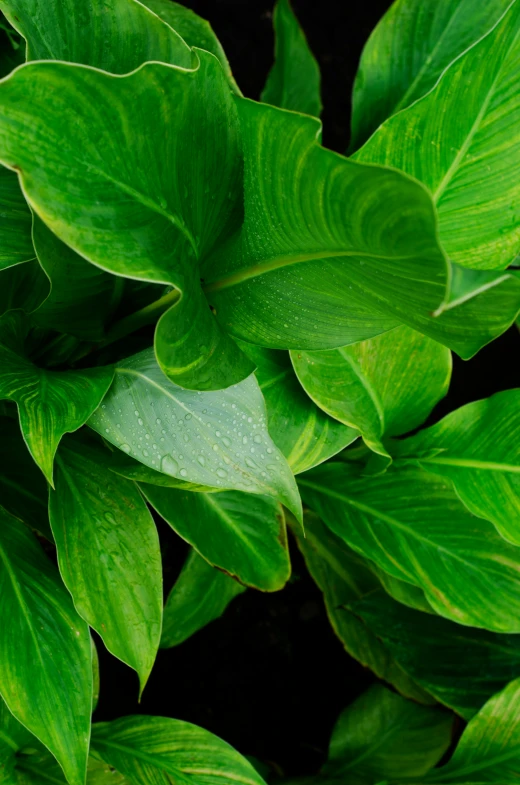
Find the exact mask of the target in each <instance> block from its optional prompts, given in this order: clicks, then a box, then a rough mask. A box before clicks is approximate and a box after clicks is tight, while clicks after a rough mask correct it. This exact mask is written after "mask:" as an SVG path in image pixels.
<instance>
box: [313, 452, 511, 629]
mask: <svg viewBox="0 0 520 785" xmlns="http://www.w3.org/2000/svg"><path fill="white" fill-rule="evenodd" d="M299 484H300V490H301V493H302V497H303V500H304V502H305V503H306V504H308V505H309V506H310V507H311V509H313V510H314V511H315V512H316V513H317V514H318V515H319V516H320V517H321V518H322V519H323V520H324V521H325V523H326V524H327V525H328V526H330V528H331V529H332V530H333V531H334V532H335V533H336V534H337V535H338V536H339V537H341V538H342V539H344V540H345V541H346V542H347V544H348V545H349V546H350V547H351V548H353V549H354V550H356V551H357V552H358V553H360V554H362V555H363V556H365V557H366V558H368V559H371V560H373V561H374V562H376V564H378V565H379V567H381V568H382V569H383V570H385V572H388V573H389V574H390V575H393V576H394V577H395V578H399V579H400V580H403V581H405V582H408V583H412V584H414V585H415V586H418V587H419V588H421V589H423V591H424V593H425V595H426V598H427V600H428V602H429V603H430V605H431V606H432V608H433V609H434V610H435V611H437V613H440V614H441V615H443V616H446V617H447V618H449V619H452V620H453V621H457V622H459V623H461V624H466V625H470V626H474V627H483V628H484V629H489V630H492V631H495V632H520V625H519V623H518V613H517V611H516V607H517V604H518V603H519V602H520V582H519V581H520V569H519V565H520V550H518V549H517V548H515V547H514V546H513V545H510V544H509V543H508V542H506V541H505V540H504V539H502V537H500V535H499V534H498V533H497V532H496V530H495V528H494V527H493V526H492V524H491V523H489V522H488V521H484V520H482V519H481V518H476V517H474V516H473V515H471V513H469V512H468V511H467V510H466V508H465V507H464V506H463V504H462V503H461V502H460V501H459V499H458V497H457V496H456V494H455V492H454V491H453V490H452V488H451V485H450V484H449V482H448V481H443V480H442V478H440V477H434V476H432V475H430V474H428V473H427V472H425V471H422V470H420V469H415V468H402V469H399V470H392V469H389V470H388V471H387V472H386V474H383V475H381V476H378V477H375V478H366V477H363V475H362V474H361V472H360V470H359V469H358V468H357V467H355V466H348V465H347V464H344V463H329V464H326V465H325V466H319V467H317V468H316V469H312V470H311V471H310V472H308V473H307V474H306V475H305V476H304V477H302V478H300V483H299Z"/></svg>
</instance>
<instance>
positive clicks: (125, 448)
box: [119, 444, 132, 454]
mask: <svg viewBox="0 0 520 785" xmlns="http://www.w3.org/2000/svg"><path fill="white" fill-rule="evenodd" d="M119 449H120V450H123V452H126V453H127V454H128V453H131V452H132V448H131V447H130V445H129V444H120V445H119Z"/></svg>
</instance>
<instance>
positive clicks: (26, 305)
mask: <svg viewBox="0 0 520 785" xmlns="http://www.w3.org/2000/svg"><path fill="white" fill-rule="evenodd" d="M49 291H50V286H49V279H48V278H47V276H46V275H45V273H44V272H43V270H42V268H41V266H40V264H39V262H38V260H37V259H34V260H33V261H31V262H25V264H17V265H15V266H14V267H8V268H7V269H6V270H0V315H1V316H3V314H4V313H6V312H7V311H10V310H16V309H20V310H23V311H26V312H27V313H29V312H31V311H34V309H35V308H38V306H39V305H41V304H42V303H43V301H44V300H45V298H46V297H47V296H48V294H49Z"/></svg>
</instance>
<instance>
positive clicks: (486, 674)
mask: <svg viewBox="0 0 520 785" xmlns="http://www.w3.org/2000/svg"><path fill="white" fill-rule="evenodd" d="M348 611H349V613H354V614H356V615H357V616H358V617H359V618H360V619H362V620H363V621H364V622H365V624H366V625H367V629H368V630H369V631H370V632H371V633H372V634H373V635H376V636H377V637H378V639H379V640H380V641H381V645H382V646H383V645H384V646H385V648H386V649H387V651H388V652H389V654H390V655H391V656H392V657H393V658H394V660H395V662H397V663H399V665H400V666H401V668H402V669H403V670H404V671H405V672H406V673H407V674H408V675H409V677H410V678H412V679H414V681H415V682H417V683H418V684H420V685H421V686H422V687H424V689H425V690H427V691H428V692H429V693H430V694H431V695H433V696H434V697H435V698H436V699H437V700H438V701H440V702H441V703H444V704H445V705H446V706H449V707H450V708H452V709H453V710H454V711H456V712H457V713H458V714H460V715H461V716H462V717H464V718H465V719H469V718H471V717H472V716H473V715H474V714H475V713H476V712H477V711H478V710H479V709H480V708H481V707H482V706H483V704H484V703H485V702H486V700H487V699H488V698H490V697H491V696H492V695H494V693H495V692H498V690H501V689H502V688H503V687H504V686H505V685H506V684H507V682H508V681H510V679H513V678H516V676H517V675H518V674H519V673H520V635H497V634H496V633H493V632H487V631H486V630H476V629H472V628H469V627H462V626H461V625H460V624H454V622H451V621H448V620H447V619H442V618H441V617H440V616H432V615H427V614H424V613H420V612H418V611H414V610H412V609H410V608H406V607H404V606H403V605H400V604H399V603H397V602H394V600H392V599H391V598H390V597H388V596H387V595H386V594H385V593H384V592H382V591H375V592H372V593H370V594H366V595H365V596H363V597H361V598H360V599H359V600H356V601H355V602H352V603H350V604H349V606H348Z"/></svg>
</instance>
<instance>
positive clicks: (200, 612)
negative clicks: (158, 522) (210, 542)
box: [161, 550, 246, 649]
mask: <svg viewBox="0 0 520 785" xmlns="http://www.w3.org/2000/svg"><path fill="white" fill-rule="evenodd" d="M245 590H246V589H245V586H242V585H241V584H240V583H238V581H236V580H233V578H230V577H229V576H228V575H226V574H225V573H223V572H221V571H220V570H217V569H215V567H212V566H211V565H210V564H208V562H207V561H206V560H205V559H203V558H202V557H201V556H199V554H198V553H197V552H196V551H195V550H191V551H190V553H189V555H188V558H187V559H186V562H185V563H184V567H183V568H182V570H181V573H180V575H179V577H178V578H177V581H176V582H175V586H174V587H173V589H172V590H171V592H170V594H169V595H168V599H167V601H166V605H165V606H164V618H163V631H162V637H161V649H169V648H170V647H172V646H178V645H179V643H182V642H183V641H185V640H187V638H189V637H191V636H192V635H193V634H194V633H195V632H197V631H198V630H200V629H202V627H205V626H206V624H209V622H211V621H213V620H214V619H218V618H219V617H220V616H222V614H223V613H224V611H225V610H226V608H227V606H228V605H229V603H230V602H231V600H232V599H233V598H234V597H236V596H237V595H239V594H242V592H244V591H245Z"/></svg>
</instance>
